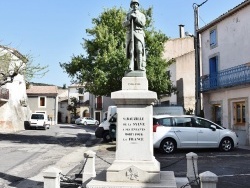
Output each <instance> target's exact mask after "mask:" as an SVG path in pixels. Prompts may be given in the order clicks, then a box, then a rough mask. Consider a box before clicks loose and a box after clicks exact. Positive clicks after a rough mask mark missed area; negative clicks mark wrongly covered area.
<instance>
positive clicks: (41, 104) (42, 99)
mask: <svg viewBox="0 0 250 188" xmlns="http://www.w3.org/2000/svg"><path fill="white" fill-rule="evenodd" d="M38 100H39V105H38V106H39V107H46V97H39V98H38Z"/></svg>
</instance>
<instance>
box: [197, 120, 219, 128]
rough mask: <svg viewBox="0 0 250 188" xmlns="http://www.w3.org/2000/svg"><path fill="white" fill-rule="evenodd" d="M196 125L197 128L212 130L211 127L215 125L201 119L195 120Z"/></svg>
mask: <svg viewBox="0 0 250 188" xmlns="http://www.w3.org/2000/svg"><path fill="white" fill-rule="evenodd" d="M195 124H196V126H197V127H201V128H210V127H211V125H213V123H211V122H209V121H206V120H204V119H200V118H196V119H195ZM216 127H217V126H216Z"/></svg>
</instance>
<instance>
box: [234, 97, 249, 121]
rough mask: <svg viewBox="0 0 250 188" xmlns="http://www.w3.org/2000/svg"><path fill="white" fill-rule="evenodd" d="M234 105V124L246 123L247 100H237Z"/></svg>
mask: <svg viewBox="0 0 250 188" xmlns="http://www.w3.org/2000/svg"><path fill="white" fill-rule="evenodd" d="M233 105H234V124H236V125H244V124H245V122H246V117H245V108H246V107H245V102H244V101H242V102H235V103H233Z"/></svg>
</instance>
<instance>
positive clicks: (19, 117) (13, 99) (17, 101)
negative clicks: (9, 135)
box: [0, 75, 31, 132]
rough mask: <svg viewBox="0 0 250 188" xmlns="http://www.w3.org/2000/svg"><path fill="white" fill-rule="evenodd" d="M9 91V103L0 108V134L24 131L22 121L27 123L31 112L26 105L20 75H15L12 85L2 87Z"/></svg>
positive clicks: (22, 80)
mask: <svg viewBox="0 0 250 188" xmlns="http://www.w3.org/2000/svg"><path fill="white" fill-rule="evenodd" d="M4 87H5V88H6V89H9V101H8V102H7V103H5V104H4V105H3V106H1V107H0V132H16V131H20V130H24V121H28V120H29V117H30V114H31V111H30V108H29V106H28V105H27V106H25V105H22V104H21V101H23V102H24V103H26V104H27V101H28V99H27V95H26V84H25V80H24V77H23V76H22V75H17V76H16V77H15V78H14V80H13V82H12V83H8V84H6V85H5V86H4Z"/></svg>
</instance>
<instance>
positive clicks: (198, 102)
mask: <svg viewBox="0 0 250 188" xmlns="http://www.w3.org/2000/svg"><path fill="white" fill-rule="evenodd" d="M207 1H208V0H206V1H204V2H203V3H201V4H199V5H198V4H196V3H194V4H193V9H194V48H195V115H196V116H200V115H201V94H200V35H199V32H198V29H199V7H200V6H202V5H203V4H204V3H206V2H207Z"/></svg>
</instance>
